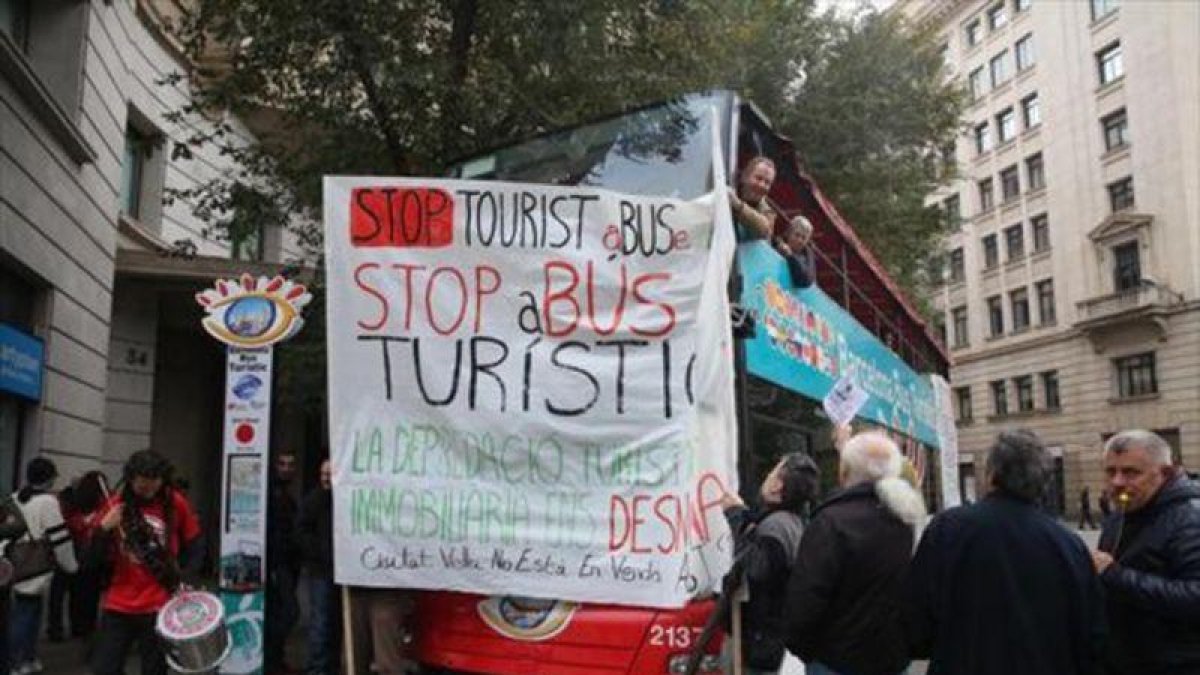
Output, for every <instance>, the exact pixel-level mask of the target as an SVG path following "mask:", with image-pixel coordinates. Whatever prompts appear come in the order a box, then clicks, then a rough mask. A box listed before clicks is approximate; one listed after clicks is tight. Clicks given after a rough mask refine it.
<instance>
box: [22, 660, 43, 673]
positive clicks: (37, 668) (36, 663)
mask: <svg viewBox="0 0 1200 675" xmlns="http://www.w3.org/2000/svg"><path fill="white" fill-rule="evenodd" d="M25 665H26V666H27V667H28V668H29V672H31V673H40V672H42V670H44V669H43V668H42V660H41V659H39V658H37V657H34V659H33V660H32V661H30V662H29V663H27V664H25Z"/></svg>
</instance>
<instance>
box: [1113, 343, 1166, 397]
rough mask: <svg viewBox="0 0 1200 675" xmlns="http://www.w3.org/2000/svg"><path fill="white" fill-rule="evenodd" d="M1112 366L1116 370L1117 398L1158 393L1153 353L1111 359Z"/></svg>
mask: <svg viewBox="0 0 1200 675" xmlns="http://www.w3.org/2000/svg"><path fill="white" fill-rule="evenodd" d="M1113 366H1115V367H1116V369H1117V396H1118V397H1119V398H1130V397H1132V396H1146V395H1148V394H1157V393H1158V379H1157V378H1156V377H1155V374H1154V352H1147V353H1145V354H1134V355H1133V356H1123V357H1121V358H1119V359H1113Z"/></svg>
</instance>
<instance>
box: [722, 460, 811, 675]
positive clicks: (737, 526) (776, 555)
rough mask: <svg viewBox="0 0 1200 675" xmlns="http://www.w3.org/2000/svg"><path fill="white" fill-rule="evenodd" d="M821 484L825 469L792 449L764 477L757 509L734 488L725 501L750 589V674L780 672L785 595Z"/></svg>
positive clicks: (746, 657) (745, 625) (746, 623)
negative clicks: (806, 515)
mask: <svg viewBox="0 0 1200 675" xmlns="http://www.w3.org/2000/svg"><path fill="white" fill-rule="evenodd" d="M820 484H821V474H820V469H818V468H817V465H816V463H814V462H813V460H812V458H810V457H809V456H808V455H805V454H804V453H801V452H793V453H790V454H787V455H784V456H783V458H781V459H780V460H779V463H778V464H776V465H775V468H773V469H771V472H770V473H769V474H767V477H766V478H765V479H764V480H763V483H762V487H761V488H760V489H759V504H758V506H757V507H756V508H754V509H753V510H751V509H749V508H747V507H746V505H745V504H743V503H742V500H741V499H740V498H739V497H738V496H737V495H736V494H733V493H727V494H726V495H725V497H724V498H723V499H722V500H721V506H722V508H723V509H724V511H725V517H726V519H728V521H729V529H730V530H732V531H733V533H734V536H735V537H736V540H737V543H736V545H735V550H737V551H738V567H739V568H740V571H741V572H742V574H744V575H745V579H746V583H747V585H748V586H749V591H750V593H749V596H750V598H749V600H748V601H747V602H745V603H744V609H745V611H744V613H743V622H742V634H743V636H744V637H743V640H742V655H741V656H742V659H743V662H744V663H745V664H746V666H747V670H746V671H745V672H746V673H747V674H748V675H768V674H774V673H778V672H779V667H780V665H782V663H783V656H784V653H785V648H784V646H783V600H784V594H785V592H786V591H787V583H788V577H789V576H790V574H791V570H792V565H793V564H794V563H795V561H796V552H797V551H798V550H799V548H800V536H801V535H802V534H803V533H804V521H803V520H802V518H801V516H802V514H803V513H804V511H805V509H806V508H807V506H808V504H809V503H810V502H812V501H813V500H815V499H816V497H817V491H818V490H819V488H820ZM734 595H735V596H736V593H735V594H734Z"/></svg>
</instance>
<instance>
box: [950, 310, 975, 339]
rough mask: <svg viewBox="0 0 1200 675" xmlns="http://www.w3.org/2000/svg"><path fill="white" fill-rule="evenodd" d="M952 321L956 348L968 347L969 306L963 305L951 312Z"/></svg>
mask: <svg viewBox="0 0 1200 675" xmlns="http://www.w3.org/2000/svg"><path fill="white" fill-rule="evenodd" d="M950 320H951V321H952V322H953V326H952V327H953V330H954V346H955V347H966V346H967V345H968V344H970V340H969V337H968V333H967V306H966V305H962V306H960V307H955V308H954V309H953V310H951V311H950Z"/></svg>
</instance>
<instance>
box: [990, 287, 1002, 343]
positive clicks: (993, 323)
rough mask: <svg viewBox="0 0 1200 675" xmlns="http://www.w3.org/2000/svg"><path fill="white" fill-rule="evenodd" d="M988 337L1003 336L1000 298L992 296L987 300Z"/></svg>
mask: <svg viewBox="0 0 1200 675" xmlns="http://www.w3.org/2000/svg"><path fill="white" fill-rule="evenodd" d="M987 308H988V335H990V336H992V337H1000V336H1001V335H1004V308H1003V307H1002V306H1001V305H1000V296H998V295H993V296H992V297H990V298H988V299H987Z"/></svg>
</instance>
